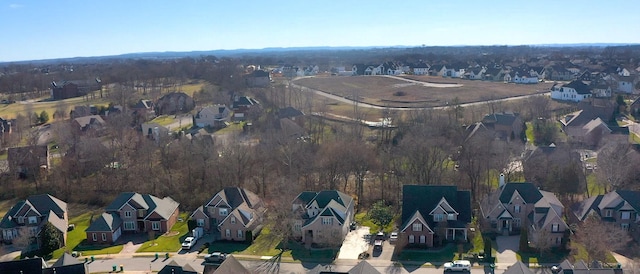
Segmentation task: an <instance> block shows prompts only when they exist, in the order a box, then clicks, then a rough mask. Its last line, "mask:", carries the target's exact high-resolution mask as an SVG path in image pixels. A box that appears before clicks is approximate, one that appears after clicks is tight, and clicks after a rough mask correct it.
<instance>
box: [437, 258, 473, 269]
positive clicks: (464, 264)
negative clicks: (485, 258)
mask: <svg viewBox="0 0 640 274" xmlns="http://www.w3.org/2000/svg"><path fill="white" fill-rule="evenodd" d="M444 271H467V272H469V271H471V262H470V261H467V260H457V261H453V262H448V263H445V264H444Z"/></svg>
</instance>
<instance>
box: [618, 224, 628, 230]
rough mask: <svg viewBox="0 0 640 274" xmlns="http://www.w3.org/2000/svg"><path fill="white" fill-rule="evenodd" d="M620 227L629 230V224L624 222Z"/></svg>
mask: <svg viewBox="0 0 640 274" xmlns="http://www.w3.org/2000/svg"><path fill="white" fill-rule="evenodd" d="M620 228H622V230H624V231H629V224H626V223H622V224H620Z"/></svg>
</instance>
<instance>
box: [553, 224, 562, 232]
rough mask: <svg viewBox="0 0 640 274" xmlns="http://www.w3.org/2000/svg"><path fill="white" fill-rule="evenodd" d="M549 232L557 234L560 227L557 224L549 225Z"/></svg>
mask: <svg viewBox="0 0 640 274" xmlns="http://www.w3.org/2000/svg"><path fill="white" fill-rule="evenodd" d="M551 231H552V232H558V231H560V225H559V224H552V225H551Z"/></svg>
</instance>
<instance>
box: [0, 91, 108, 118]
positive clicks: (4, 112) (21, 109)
mask: <svg viewBox="0 0 640 274" xmlns="http://www.w3.org/2000/svg"><path fill="white" fill-rule="evenodd" d="M94 94H96V96H95V99H90V100H85V98H84V97H75V98H69V99H65V100H59V101H44V102H33V103H30V105H31V106H30V107H31V108H32V111H33V112H36V113H38V114H40V112H42V111H43V110H44V111H46V112H47V113H49V117H50V118H51V120H53V113H54V112H55V111H56V107H57V106H58V105H64V107H65V111H66V113H67V114H68V113H69V111H71V110H72V109H73V108H74V107H75V106H81V105H96V106H97V105H106V104H108V103H109V102H108V101H107V99H106V98H100V95H99V92H95V93H94ZM47 98H48V97H46V98H42V99H47ZM26 106H27V104H23V103H20V102H17V103H13V104H0V116H1V117H3V118H5V119H6V118H16V116H17V115H18V114H19V113H22V114H23V115H24V114H25V109H26Z"/></svg>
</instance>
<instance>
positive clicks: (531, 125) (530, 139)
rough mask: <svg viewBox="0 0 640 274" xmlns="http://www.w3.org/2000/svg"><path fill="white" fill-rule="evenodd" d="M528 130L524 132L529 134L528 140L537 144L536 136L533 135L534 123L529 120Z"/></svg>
mask: <svg viewBox="0 0 640 274" xmlns="http://www.w3.org/2000/svg"><path fill="white" fill-rule="evenodd" d="M526 125H527V130H526V131H525V132H524V134H525V135H526V136H527V142H529V143H532V144H535V138H534V135H533V123H531V122H527V123H526Z"/></svg>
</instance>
